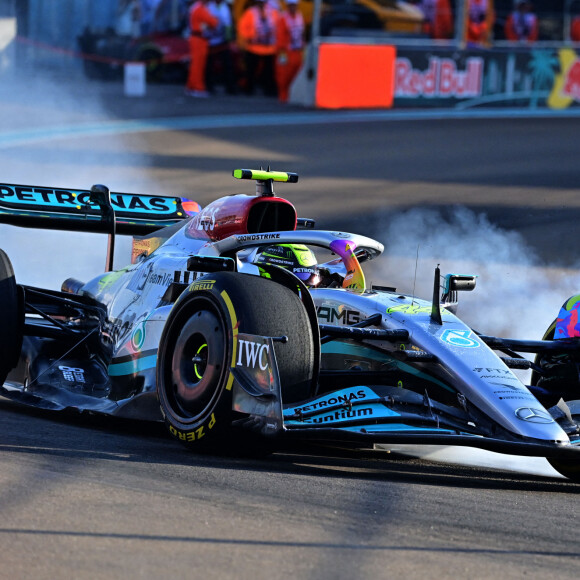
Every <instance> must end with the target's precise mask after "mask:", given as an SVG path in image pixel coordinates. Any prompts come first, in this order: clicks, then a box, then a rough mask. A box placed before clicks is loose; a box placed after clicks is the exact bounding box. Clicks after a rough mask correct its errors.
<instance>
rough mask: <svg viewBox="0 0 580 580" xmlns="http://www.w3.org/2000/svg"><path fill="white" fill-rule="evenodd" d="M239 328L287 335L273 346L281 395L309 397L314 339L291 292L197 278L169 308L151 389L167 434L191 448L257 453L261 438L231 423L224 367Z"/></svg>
mask: <svg viewBox="0 0 580 580" xmlns="http://www.w3.org/2000/svg"><path fill="white" fill-rule="evenodd" d="M238 333H246V334H255V335H261V336H281V335H286V336H288V342H287V343H286V344H281V343H276V345H275V350H276V359H277V363H278V372H279V375H280V382H281V385H282V399H283V400H284V401H285V402H295V401H300V400H303V399H306V398H307V397H308V396H310V394H311V391H312V386H313V382H314V378H315V377H313V372H314V371H313V369H314V368H315V365H314V353H315V349H314V340H313V334H312V329H311V327H310V323H309V319H308V316H307V313H306V309H305V308H304V306H303V305H302V302H301V301H300V299H299V297H298V296H297V295H296V294H295V293H294V292H292V290H290V289H288V288H286V287H284V286H282V285H280V284H277V283H275V282H272V281H270V280H267V279H265V278H260V277H257V276H250V275H246V274H239V273H233V272H219V273H215V274H212V275H208V276H204V277H203V278H200V279H198V280H196V281H195V282H194V283H193V284H192V285H191V286H190V287H189V289H188V290H186V291H185V292H184V293H183V294H182V295H181V297H180V298H179V299H178V301H177V302H176V304H175V305H174V307H173V309H172V311H171V314H170V316H169V318H168V320H167V323H166V325H165V329H164V331H163V335H162V337H161V341H160V347H159V357H158V365H157V392H158V397H159V403H160V406H161V411H162V413H163V415H164V417H165V422H166V424H167V427H168V429H169V432H170V433H171V435H172V436H173V437H174V438H176V439H178V440H179V441H181V442H182V443H183V444H185V445H187V446H188V447H190V448H192V449H195V450H197V451H211V452H219V453H224V452H230V453H236V454H238V453H244V454H256V453H258V454H259V453H260V452H262V451H264V450H265V449H266V450H270V447H269V445H267V442H266V439H265V437H262V436H259V435H257V434H256V433H254V432H250V431H244V430H242V429H241V428H235V427H234V426H232V422H233V421H235V420H236V419H240V418H243V415H240V414H239V413H236V412H235V411H233V410H232V382H233V376H232V374H231V368H232V366H233V364H234V361H233V360H232V358H233V353H234V351H235V349H236V340H237V334H238Z"/></svg>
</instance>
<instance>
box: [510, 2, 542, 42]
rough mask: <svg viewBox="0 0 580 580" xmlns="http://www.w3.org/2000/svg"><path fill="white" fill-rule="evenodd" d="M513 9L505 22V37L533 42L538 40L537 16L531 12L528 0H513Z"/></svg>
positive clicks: (530, 4)
mask: <svg viewBox="0 0 580 580" xmlns="http://www.w3.org/2000/svg"><path fill="white" fill-rule="evenodd" d="M514 7H515V10H514V11H513V12H512V13H511V14H510V15H509V16H508V18H507V20H506V22H505V37H506V39H507V40H512V41H514V42H530V43H531V42H535V41H536V40H538V17H537V16H536V15H535V14H534V13H533V12H532V3H531V2H529V1H528V0H515V2H514Z"/></svg>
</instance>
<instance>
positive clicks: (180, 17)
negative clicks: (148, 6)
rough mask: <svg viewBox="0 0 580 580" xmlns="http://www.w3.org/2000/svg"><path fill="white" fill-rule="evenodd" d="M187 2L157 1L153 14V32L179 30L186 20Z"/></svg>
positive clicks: (181, 0) (183, 0) (185, 0)
mask: <svg viewBox="0 0 580 580" xmlns="http://www.w3.org/2000/svg"><path fill="white" fill-rule="evenodd" d="M188 11H189V2H188V0H157V4H156V6H155V11H154V14H153V25H152V26H153V32H169V31H172V30H179V29H180V28H181V26H182V23H183V22H184V21H186V20H187V13H188Z"/></svg>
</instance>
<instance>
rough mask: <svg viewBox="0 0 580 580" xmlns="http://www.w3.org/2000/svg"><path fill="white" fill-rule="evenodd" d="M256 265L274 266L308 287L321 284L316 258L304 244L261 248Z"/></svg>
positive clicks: (255, 261)
mask: <svg viewBox="0 0 580 580" xmlns="http://www.w3.org/2000/svg"><path fill="white" fill-rule="evenodd" d="M254 264H257V265H260V264H273V265H275V266H280V267H281V268H285V269H286V270H289V271H290V272H292V273H293V274H294V275H295V276H297V277H298V278H300V280H302V282H304V284H306V285H307V286H316V285H318V284H319V283H320V274H319V272H318V262H317V261H316V256H315V255H314V253H313V252H312V251H311V250H309V249H308V248H307V247H306V246H304V245H302V244H277V245H275V246H266V247H264V248H261V249H260V250H259V251H258V253H257V255H256V259H255V260H254Z"/></svg>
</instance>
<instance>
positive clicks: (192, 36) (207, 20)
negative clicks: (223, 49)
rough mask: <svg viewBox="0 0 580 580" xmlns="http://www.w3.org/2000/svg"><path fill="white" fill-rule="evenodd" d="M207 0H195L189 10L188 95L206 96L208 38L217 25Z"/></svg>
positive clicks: (207, 94) (186, 91) (186, 92)
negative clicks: (189, 57)
mask: <svg viewBox="0 0 580 580" xmlns="http://www.w3.org/2000/svg"><path fill="white" fill-rule="evenodd" d="M207 4H208V0H197V2H195V3H194V4H193V6H192V7H191V10H190V12H189V30H190V32H189V52H190V56H191V61H190V65H189V76H188V78H187V85H186V88H185V94H186V95H188V96H190V97H208V96H209V93H208V92H207V89H206V85H205V68H206V63H207V55H208V52H209V38H210V37H211V35H212V34H213V31H214V30H215V29H216V28H217V26H218V25H219V21H218V19H217V18H216V17H215V16H213V15H212V13H211V12H210V11H209V9H208V7H207Z"/></svg>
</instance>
